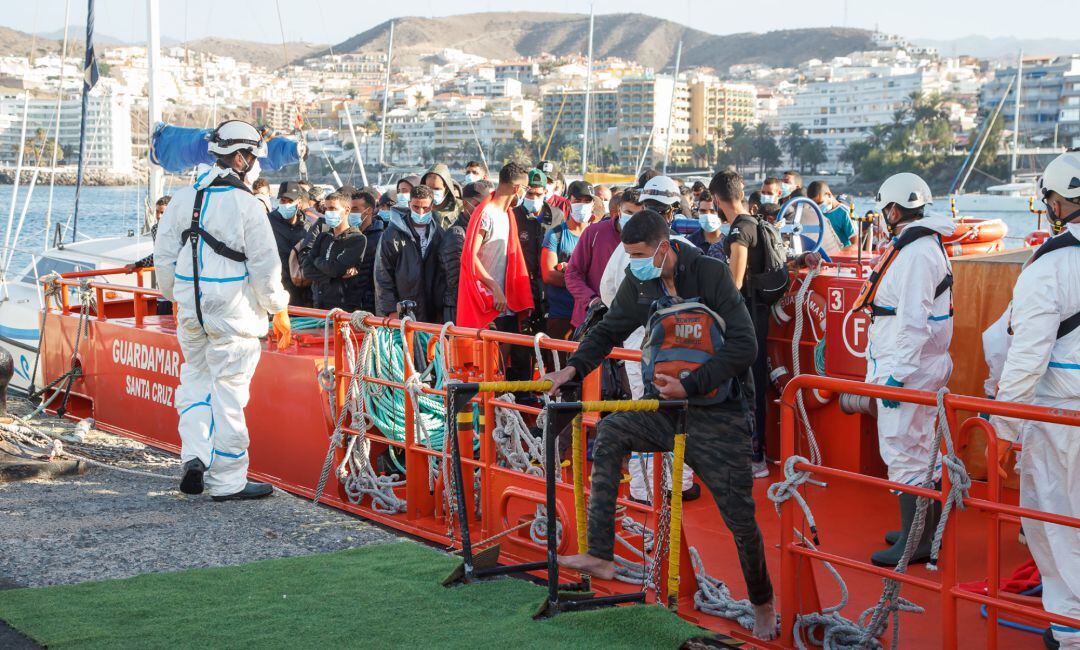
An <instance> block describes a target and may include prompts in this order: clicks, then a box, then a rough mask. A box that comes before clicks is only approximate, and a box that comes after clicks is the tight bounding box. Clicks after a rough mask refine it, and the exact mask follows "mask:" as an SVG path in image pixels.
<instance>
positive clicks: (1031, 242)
mask: <svg viewBox="0 0 1080 650" xmlns="http://www.w3.org/2000/svg"><path fill="white" fill-rule="evenodd" d="M1047 239H1050V233H1048V232H1047V231H1045V230H1033V231H1031V232H1030V233H1028V236H1027V237H1024V246H1030V247H1031V248H1036V247H1039V246H1042V245H1043V244H1045V243H1046V240H1047Z"/></svg>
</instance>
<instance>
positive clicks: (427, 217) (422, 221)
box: [409, 210, 431, 226]
mask: <svg viewBox="0 0 1080 650" xmlns="http://www.w3.org/2000/svg"><path fill="white" fill-rule="evenodd" d="M409 218H410V219H412V221H413V223H415V224H416V225H418V226H426V225H427V224H429V223H431V213H430V212H425V213H424V214H418V213H417V212H416V211H415V210H411V211H410V212H409Z"/></svg>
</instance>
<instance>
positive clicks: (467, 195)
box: [461, 180, 495, 199]
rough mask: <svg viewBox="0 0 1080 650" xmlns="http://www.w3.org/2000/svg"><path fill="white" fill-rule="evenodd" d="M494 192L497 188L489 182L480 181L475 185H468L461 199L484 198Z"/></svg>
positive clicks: (462, 191) (463, 189)
mask: <svg viewBox="0 0 1080 650" xmlns="http://www.w3.org/2000/svg"><path fill="white" fill-rule="evenodd" d="M493 191H495V186H494V185H492V184H491V183H490V182H489V181H484V180H480V181H476V182H474V183H469V184H468V185H466V186H465V187H463V188H462V189H461V198H463V199H477V198H484V197H486V196H487V195H488V194H491V193H492V192H493Z"/></svg>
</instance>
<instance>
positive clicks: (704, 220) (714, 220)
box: [698, 212, 721, 232]
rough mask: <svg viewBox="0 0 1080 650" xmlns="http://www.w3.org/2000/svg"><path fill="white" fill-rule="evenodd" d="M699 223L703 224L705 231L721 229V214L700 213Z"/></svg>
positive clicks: (702, 227)
mask: <svg viewBox="0 0 1080 650" xmlns="http://www.w3.org/2000/svg"><path fill="white" fill-rule="evenodd" d="M698 223H700V224H701V229H702V230H704V231H705V232H716V231H717V230H720V225H721V223H720V215H718V214H706V213H704V212H703V213H701V214H699V215H698Z"/></svg>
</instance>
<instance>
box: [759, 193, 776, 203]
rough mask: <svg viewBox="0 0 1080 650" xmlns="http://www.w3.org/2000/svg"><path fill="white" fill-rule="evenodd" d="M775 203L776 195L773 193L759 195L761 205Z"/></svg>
mask: <svg viewBox="0 0 1080 650" xmlns="http://www.w3.org/2000/svg"><path fill="white" fill-rule="evenodd" d="M775 203H776V195H775V194H762V195H761V205H773V204H775Z"/></svg>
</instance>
